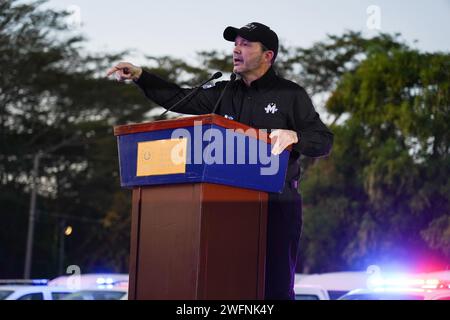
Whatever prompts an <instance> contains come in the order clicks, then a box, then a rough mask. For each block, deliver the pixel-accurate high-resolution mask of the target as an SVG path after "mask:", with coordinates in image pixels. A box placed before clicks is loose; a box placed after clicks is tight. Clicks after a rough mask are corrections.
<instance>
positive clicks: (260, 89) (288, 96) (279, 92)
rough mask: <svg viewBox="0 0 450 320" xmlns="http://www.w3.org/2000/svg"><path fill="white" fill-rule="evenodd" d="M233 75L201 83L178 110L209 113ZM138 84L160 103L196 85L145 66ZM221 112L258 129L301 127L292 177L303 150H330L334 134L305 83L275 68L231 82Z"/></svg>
mask: <svg viewBox="0 0 450 320" xmlns="http://www.w3.org/2000/svg"><path fill="white" fill-rule="evenodd" d="M227 82H228V81H220V82H217V83H216V84H215V85H214V86H211V87H204V88H202V89H200V90H199V91H198V92H197V94H194V95H193V97H191V98H189V99H186V101H185V102H183V103H181V104H180V105H178V106H177V107H176V108H175V109H173V111H175V112H179V113H184V114H207V113H211V112H212V111H213V108H214V105H215V104H216V102H217V100H218V99H219V96H220V94H221V92H222V90H223V89H224V87H225V85H226V84H227ZM136 84H137V85H138V86H139V87H140V88H141V89H142V90H143V91H144V93H145V95H146V96H147V97H148V98H149V99H150V100H152V101H154V102H156V103H157V104H159V105H161V106H163V107H166V108H169V107H170V106H172V105H174V104H175V103H176V102H177V101H179V100H180V99H182V98H183V97H184V96H186V95H187V94H189V92H191V91H192V90H193V89H182V88H180V87H179V86H177V85H176V84H173V83H170V82H167V81H165V80H163V79H161V78H160V77H158V76H156V75H154V74H151V73H148V72H146V71H145V70H144V71H143V72H142V75H141V77H140V78H139V79H138V80H137V81H136ZM216 113H217V114H220V115H222V116H224V117H226V118H229V119H232V120H235V121H239V122H241V123H244V124H247V125H249V126H251V127H254V128H258V129H268V130H269V131H270V130H271V129H289V130H293V131H296V132H297V135H298V138H299V142H298V143H296V144H295V145H293V151H292V152H291V157H290V159H289V165H288V172H287V175H286V180H288V181H290V180H298V178H299V177H300V164H299V158H300V155H301V154H303V155H306V156H310V157H320V156H324V155H327V154H328V153H329V152H330V150H331V146H332V143H333V134H332V133H331V132H330V130H328V128H327V127H326V126H325V124H324V123H323V122H322V121H321V120H320V117H319V115H318V113H317V112H316V111H315V109H314V106H313V104H312V102H311V99H310V98H309V96H308V94H307V93H306V91H305V89H303V88H302V87H301V86H299V85H297V84H296V83H294V82H292V81H289V80H286V79H283V78H280V77H278V76H277V75H276V73H275V71H274V69H273V68H270V69H269V70H268V71H267V72H266V73H265V74H264V75H263V76H262V77H261V78H259V79H257V80H255V81H253V82H252V83H251V85H250V86H247V85H246V84H245V83H244V81H243V80H241V79H239V80H236V81H234V82H233V83H231V84H230V85H229V87H228V88H227V90H226V92H225V94H224V96H223V99H222V101H221V102H220V104H219V106H218V108H217V109H216Z"/></svg>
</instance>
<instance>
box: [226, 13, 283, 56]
mask: <svg viewBox="0 0 450 320" xmlns="http://www.w3.org/2000/svg"><path fill="white" fill-rule="evenodd" d="M237 36H241V37H242V38H244V39H246V40H248V41H258V42H261V43H262V44H263V45H264V46H265V47H266V48H267V49H269V50H272V51H273V52H274V56H273V61H275V58H276V57H277V53H278V36H277V34H276V33H275V32H274V31H273V30H272V29H270V28H269V27H268V26H266V25H264V24H262V23H259V22H251V23H249V24H246V25H245V26H243V27H242V28H239V29H238V28H235V27H227V28H225V30H224V32H223V37H224V38H225V40H228V41H235V40H236V37H237Z"/></svg>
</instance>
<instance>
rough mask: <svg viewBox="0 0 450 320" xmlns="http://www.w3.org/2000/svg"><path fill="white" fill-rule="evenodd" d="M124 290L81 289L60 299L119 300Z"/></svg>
mask: <svg viewBox="0 0 450 320" xmlns="http://www.w3.org/2000/svg"><path fill="white" fill-rule="evenodd" d="M125 294H126V292H125V291H108V290H82V291H78V292H74V293H72V294H69V295H67V296H65V297H64V298H62V300H120V299H121V298H122V297H123V296H124V295H125Z"/></svg>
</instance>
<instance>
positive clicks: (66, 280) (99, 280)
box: [49, 273, 128, 300]
mask: <svg viewBox="0 0 450 320" xmlns="http://www.w3.org/2000/svg"><path fill="white" fill-rule="evenodd" d="M58 285H64V286H67V287H71V288H73V289H76V290H74V291H73V293H71V294H69V295H67V296H64V298H63V300H127V299H128V274H114V273H106V274H80V275H71V276H61V277H58V278H55V279H53V280H51V281H50V282H49V286H58Z"/></svg>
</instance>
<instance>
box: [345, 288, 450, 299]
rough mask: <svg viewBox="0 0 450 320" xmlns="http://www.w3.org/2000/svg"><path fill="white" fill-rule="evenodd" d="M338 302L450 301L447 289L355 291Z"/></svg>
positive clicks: (449, 292)
mask: <svg viewBox="0 0 450 320" xmlns="http://www.w3.org/2000/svg"><path fill="white" fill-rule="evenodd" d="M339 300H450V290H449V289H433V290H427V289H414V288H405V289H393V288H391V289H389V288H379V289H356V290H352V291H350V292H349V293H347V294H346V295H344V296H342V297H341V298H339Z"/></svg>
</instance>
